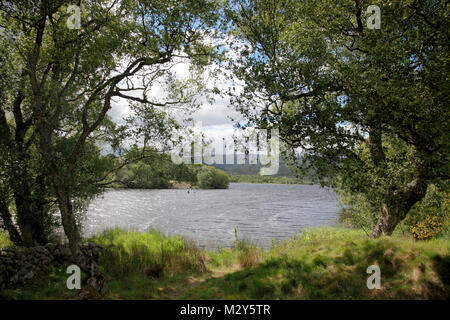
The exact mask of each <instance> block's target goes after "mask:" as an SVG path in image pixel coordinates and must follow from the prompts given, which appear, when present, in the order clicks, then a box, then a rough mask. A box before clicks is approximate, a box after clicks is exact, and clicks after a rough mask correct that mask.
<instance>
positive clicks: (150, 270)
mask: <svg viewBox="0 0 450 320" xmlns="http://www.w3.org/2000/svg"><path fill="white" fill-rule="evenodd" d="M92 240H93V241H94V242H96V243H97V244H99V245H102V246H104V247H105V251H104V252H103V254H102V255H101V257H100V261H99V264H100V265H101V266H102V267H103V269H104V270H103V271H104V272H105V273H106V274H112V275H114V276H118V277H121V276H130V275H142V274H144V275H147V276H150V277H154V278H159V277H162V276H167V275H171V274H175V273H181V272H202V271H204V270H205V269H206V267H205V257H204V254H203V253H202V252H201V251H200V250H199V249H198V248H197V247H196V246H195V244H193V243H188V242H187V241H185V240H184V239H182V238H180V237H166V236H164V235H162V234H161V233H159V232H157V231H154V230H152V231H150V232H149V233H138V232H133V231H123V230H120V229H111V230H107V231H105V232H103V233H102V234H100V235H98V236H96V237H94V238H92Z"/></svg>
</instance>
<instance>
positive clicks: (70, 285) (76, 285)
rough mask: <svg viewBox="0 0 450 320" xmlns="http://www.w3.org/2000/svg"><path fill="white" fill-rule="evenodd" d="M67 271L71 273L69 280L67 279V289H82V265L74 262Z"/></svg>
mask: <svg viewBox="0 0 450 320" xmlns="http://www.w3.org/2000/svg"><path fill="white" fill-rule="evenodd" d="M66 273H67V274H70V276H69V277H68V278H67V281H66V285H67V289H69V290H74V289H77V290H79V289H81V270H80V267H79V266H77V265H76V264H72V265H70V266H68V267H67V270H66Z"/></svg>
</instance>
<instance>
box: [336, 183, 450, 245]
mask: <svg viewBox="0 0 450 320" xmlns="http://www.w3.org/2000/svg"><path fill="white" fill-rule="evenodd" d="M442 189H445V188H442ZM340 196H341V197H340V202H341V209H340V212H339V216H340V222H341V223H342V224H343V225H344V226H347V227H353V228H362V229H364V230H365V231H367V232H370V231H371V229H372V228H373V226H374V225H375V223H376V221H377V219H378V217H379V215H380V214H381V207H380V208H374V207H373V205H371V204H370V203H369V201H368V200H367V198H366V197H364V195H360V194H356V195H354V194H349V193H346V192H340ZM449 204H450V200H449V194H448V192H447V191H445V190H439V188H438V187H437V186H436V185H430V186H428V190H427V194H426V195H425V197H424V198H423V199H422V200H421V201H420V202H418V203H416V204H415V205H414V206H413V207H412V208H411V210H410V211H409V213H408V215H407V216H406V218H405V220H403V221H402V222H401V223H400V224H399V225H398V227H397V229H398V232H402V233H409V234H411V235H412V236H413V237H414V238H416V239H421V240H422V239H429V238H436V237H441V236H446V235H448V232H449V212H450V210H449ZM396 231H397V230H396Z"/></svg>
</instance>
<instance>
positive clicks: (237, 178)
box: [230, 174, 312, 184]
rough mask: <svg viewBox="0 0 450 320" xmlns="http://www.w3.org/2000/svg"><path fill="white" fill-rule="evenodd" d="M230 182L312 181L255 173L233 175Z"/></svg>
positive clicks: (292, 182)
mask: <svg viewBox="0 0 450 320" xmlns="http://www.w3.org/2000/svg"><path fill="white" fill-rule="evenodd" d="M230 182H238V183H276V184H312V181H309V180H307V179H303V178H296V177H292V176H290V177H282V176H261V175H256V174H255V175H253V174H251V175H250V174H241V175H237V174H234V175H231V176H230Z"/></svg>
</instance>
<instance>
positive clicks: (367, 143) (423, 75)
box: [228, 0, 450, 236]
mask: <svg viewBox="0 0 450 320" xmlns="http://www.w3.org/2000/svg"><path fill="white" fill-rule="evenodd" d="M369 5H378V6H379V7H380V9H381V12H382V25H381V28H380V29H373V30H370V29H368V28H367V25H366V21H365V20H366V19H367V18H368V14H366V13H365V9H366V8H367V7H368V6H369ZM228 12H229V15H230V17H231V19H232V21H233V24H232V27H231V29H232V33H233V35H234V37H233V40H232V42H230V48H232V50H230V51H231V54H230V56H231V58H230V65H229V67H230V68H231V69H232V70H233V71H234V73H235V75H236V76H237V78H238V79H239V80H241V81H242V83H244V89H243V90H241V91H240V94H235V93H234V92H233V91H231V92H230V94H231V95H232V97H233V103H234V105H235V107H236V109H237V110H239V111H240V112H241V113H242V114H243V115H244V117H245V119H246V120H247V121H248V123H247V126H252V127H255V126H256V127H261V128H267V129H269V128H272V127H277V128H278V129H279V131H280V138H281V139H282V141H283V142H284V144H285V148H286V149H287V151H286V152H287V153H288V154H290V156H291V157H292V158H297V159H299V160H301V161H302V164H301V165H300V166H299V167H300V168H301V169H302V170H303V171H304V170H306V169H311V170H312V171H313V172H314V173H315V174H316V175H317V176H318V177H319V178H320V179H321V183H322V184H328V185H332V186H334V187H339V188H340V189H341V190H344V191H345V192H347V193H352V194H356V195H357V196H358V197H360V196H361V197H363V198H365V199H366V200H367V201H368V202H369V204H370V206H371V207H372V208H376V210H378V215H379V219H378V221H377V224H376V225H375V227H374V229H373V231H372V235H373V236H380V235H381V234H391V233H392V232H393V230H394V229H395V227H396V226H397V224H398V223H399V222H400V221H401V220H402V219H404V217H405V216H406V215H407V214H408V212H409V211H410V209H411V208H412V207H413V206H414V204H415V203H416V202H419V201H420V200H421V199H422V198H423V197H424V196H425V194H426V189H427V185H429V184H430V183H436V184H438V183H440V182H442V181H446V180H448V176H449V166H448V155H449V154H450V152H449V140H448V134H447V128H448V124H449V123H448V121H449V109H448V107H447V104H448V96H449V89H448V88H450V86H449V85H448V79H447V78H445V77H442V72H444V73H448V70H449V68H450V63H449V62H450V59H449V52H450V50H449V43H450V42H449V38H448V36H449V34H448V32H447V30H448V28H449V20H448V6H447V4H446V3H445V2H436V1H431V0H429V1H416V0H408V1H388V0H378V1H364V0H361V1H354V2H353V1H325V2H324V1H314V0H307V1H291V0H283V1H278V0H264V1H253V0H251V1H247V0H236V1H232V4H231V5H230V7H229V10H228ZM444 70H445V71H444ZM299 152H301V153H300V154H299Z"/></svg>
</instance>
